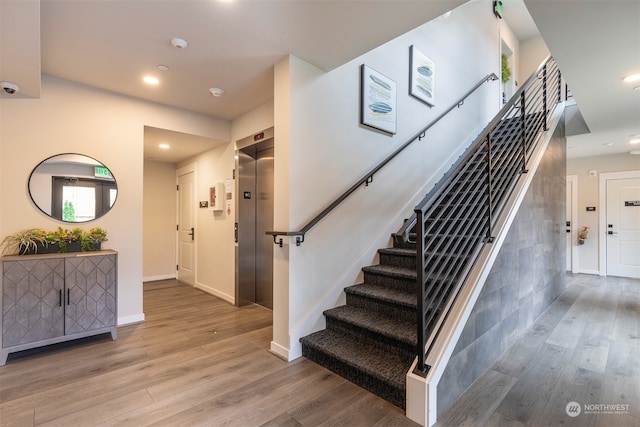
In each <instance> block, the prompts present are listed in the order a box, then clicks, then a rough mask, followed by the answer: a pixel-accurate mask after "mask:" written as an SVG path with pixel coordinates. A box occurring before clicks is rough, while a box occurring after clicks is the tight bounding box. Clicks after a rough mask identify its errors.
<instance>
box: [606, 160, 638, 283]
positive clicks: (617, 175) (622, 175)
mask: <svg viewBox="0 0 640 427" xmlns="http://www.w3.org/2000/svg"><path fill="white" fill-rule="evenodd" d="M631 178H640V170H631V171H624V172H607V173H601V174H600V177H599V179H600V194H599V199H598V203H599V204H600V214H599V217H598V220H599V222H598V228H599V230H598V243H599V245H598V259H599V260H600V262H599V265H598V268H599V269H600V271H599V273H598V274H600V276H606V275H607V181H609V180H614V179H631Z"/></svg>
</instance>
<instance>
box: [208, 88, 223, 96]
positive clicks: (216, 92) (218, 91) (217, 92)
mask: <svg viewBox="0 0 640 427" xmlns="http://www.w3.org/2000/svg"><path fill="white" fill-rule="evenodd" d="M209 92H211V95H213V96H222V94H223V93H224V90H222V89H220V88H219V87H212V88H211V89H209Z"/></svg>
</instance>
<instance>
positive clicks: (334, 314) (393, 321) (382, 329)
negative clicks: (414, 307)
mask: <svg viewBox="0 0 640 427" xmlns="http://www.w3.org/2000/svg"><path fill="white" fill-rule="evenodd" d="M324 315H325V316H326V317H331V318H334V319H337V320H340V321H342V322H346V323H349V324H352V325H355V326H357V327H360V328H363V329H367V330H369V331H371V332H373V333H376V334H379V335H382V336H385V337H389V338H393V339H395V340H397V341H400V342H404V343H407V344H409V345H416V344H417V342H418V340H417V335H416V334H417V332H416V326H415V322H412V321H408V320H405V319H402V318H395V317H391V316H386V315H383V314H380V313H376V312H372V311H370V310H367V309H364V308H360V307H353V306H350V305H342V306H339V307H335V308H331V309H329V310H326V311H325V312H324Z"/></svg>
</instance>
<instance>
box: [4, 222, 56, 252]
mask: <svg viewBox="0 0 640 427" xmlns="http://www.w3.org/2000/svg"><path fill="white" fill-rule="evenodd" d="M46 235H47V233H46V231H44V230H40V229H38V228H31V229H29V230H22V231H18V232H17V233H13V234H10V235H8V236H7V237H5V238H4V240H3V241H2V253H3V254H4V255H25V254H27V253H37V252H38V249H39V248H42V247H46V246H47V245H48V243H47V240H46Z"/></svg>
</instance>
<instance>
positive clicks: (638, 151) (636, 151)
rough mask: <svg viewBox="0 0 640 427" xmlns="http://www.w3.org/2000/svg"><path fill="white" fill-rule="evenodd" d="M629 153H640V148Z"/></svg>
mask: <svg viewBox="0 0 640 427" xmlns="http://www.w3.org/2000/svg"><path fill="white" fill-rule="evenodd" d="M629 154H640V150H631V151H629Z"/></svg>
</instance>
